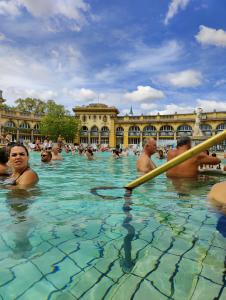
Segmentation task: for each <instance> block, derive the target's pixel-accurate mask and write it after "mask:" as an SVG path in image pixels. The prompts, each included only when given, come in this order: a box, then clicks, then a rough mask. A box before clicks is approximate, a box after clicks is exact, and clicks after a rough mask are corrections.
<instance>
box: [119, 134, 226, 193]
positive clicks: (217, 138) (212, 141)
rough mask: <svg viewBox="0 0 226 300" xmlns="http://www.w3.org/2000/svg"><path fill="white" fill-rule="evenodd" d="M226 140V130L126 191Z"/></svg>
mask: <svg viewBox="0 0 226 300" xmlns="http://www.w3.org/2000/svg"><path fill="white" fill-rule="evenodd" d="M223 140H226V130H224V131H223V132H221V133H218V134H216V135H215V136H213V137H211V138H209V139H208V140H206V141H204V142H202V143H201V144H199V145H197V146H195V147H193V148H192V149H189V150H188V151H186V152H184V153H182V154H181V155H179V156H177V157H175V158H173V159H172V160H170V161H168V162H166V163H165V164H163V165H161V166H159V167H158V168H156V169H154V170H152V171H150V172H148V173H147V174H145V175H143V176H141V177H139V178H137V179H135V180H134V181H132V182H130V183H129V184H127V185H126V186H125V188H126V189H128V190H132V189H134V188H135V187H138V186H139V185H141V184H143V183H145V182H146V181H148V180H150V179H152V178H154V177H156V176H158V175H160V174H162V173H163V172H166V171H167V170H169V169H171V168H173V167H175V166H177V165H179V164H180V163H182V162H184V161H185V160H187V159H189V158H191V157H193V156H194V155H196V154H198V153H200V152H202V151H204V150H206V149H208V148H210V147H212V146H213V145H215V144H217V143H220V142H222V141H223Z"/></svg>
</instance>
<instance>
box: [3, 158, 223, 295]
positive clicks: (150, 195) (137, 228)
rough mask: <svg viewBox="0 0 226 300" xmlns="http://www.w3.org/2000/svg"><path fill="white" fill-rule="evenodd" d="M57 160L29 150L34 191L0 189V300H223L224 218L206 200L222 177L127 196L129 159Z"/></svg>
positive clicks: (131, 175) (153, 185)
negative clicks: (35, 182) (35, 181)
mask: <svg viewBox="0 0 226 300" xmlns="http://www.w3.org/2000/svg"><path fill="white" fill-rule="evenodd" d="M63 155H64V161H58V162H54V163H52V164H51V165H43V164H41V162H40V154H39V153H31V159H30V160H31V167H32V168H33V169H34V170H36V171H37V173H38V174H39V178H40V181H39V184H38V186H36V187H35V188H33V189H31V190H29V191H24V190H21V191H15V190H14V191H13V190H12V191H10V190H5V189H0V199H1V201H0V299H4V300H12V299H22V300H26V299H28V300H30V299H38V300H39V299H58V300H70V299H95V300H98V299H117V300H120V299H123V300H127V299H141V300H146V299H147V300H150V299H154V300H158V299H178V300H183V299H192V300H194V299H198V300H201V299H205V300H208V299H221V300H224V299H226V269H225V267H226V252H225V249H226V221H225V217H224V216H223V215H221V214H220V213H219V212H217V211H216V210H214V208H212V207H211V205H210V204H208V202H207V199H206V195H207V193H208V191H209V190H210V187H211V186H212V185H213V184H214V183H216V182H219V181H222V180H224V178H223V177H219V176H218V177H216V176H211V177H204V176H202V177H200V178H199V179H198V180H196V181H194V180H191V181H183V180H177V181H171V180H169V179H167V178H166V177H165V175H164V174H163V175H160V176H159V177H157V178H155V179H153V180H152V181H150V182H148V183H146V184H144V185H142V186H140V187H138V188H137V189H135V190H134V191H133V193H132V195H131V196H129V195H126V196H125V191H124V189H123V186H124V185H126V184H127V183H129V182H130V181H132V180H134V179H135V178H136V177H137V176H138V174H137V172H136V170H135V161H136V159H137V157H136V156H129V157H123V158H121V159H118V160H115V159H113V158H112V157H111V154H110V153H97V154H95V157H96V159H95V160H94V161H87V160H86V159H85V158H84V157H80V156H78V155H77V154H76V155H75V156H73V155H71V154H70V153H69V154H63ZM156 163H157V164H160V163H163V161H159V160H157V159H156ZM103 187H115V189H104V188H103Z"/></svg>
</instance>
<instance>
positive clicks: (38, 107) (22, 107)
mask: <svg viewBox="0 0 226 300" xmlns="http://www.w3.org/2000/svg"><path fill="white" fill-rule="evenodd" d="M15 103H16V106H15V108H16V110H18V111H19V112H21V113H33V114H40V115H41V114H44V113H45V110H46V102H44V101H42V100H40V99H36V98H25V99H22V98H19V99H17V100H16V101H15Z"/></svg>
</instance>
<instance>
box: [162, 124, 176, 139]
mask: <svg viewBox="0 0 226 300" xmlns="http://www.w3.org/2000/svg"><path fill="white" fill-rule="evenodd" d="M160 136H173V127H172V126H171V125H163V126H162V127H161V128H160Z"/></svg>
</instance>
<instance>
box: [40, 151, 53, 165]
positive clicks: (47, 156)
mask: <svg viewBox="0 0 226 300" xmlns="http://www.w3.org/2000/svg"><path fill="white" fill-rule="evenodd" d="M51 160H52V153H51V152H50V151H47V150H43V151H42V153H41V161H42V162H44V163H49V162H51Z"/></svg>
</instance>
